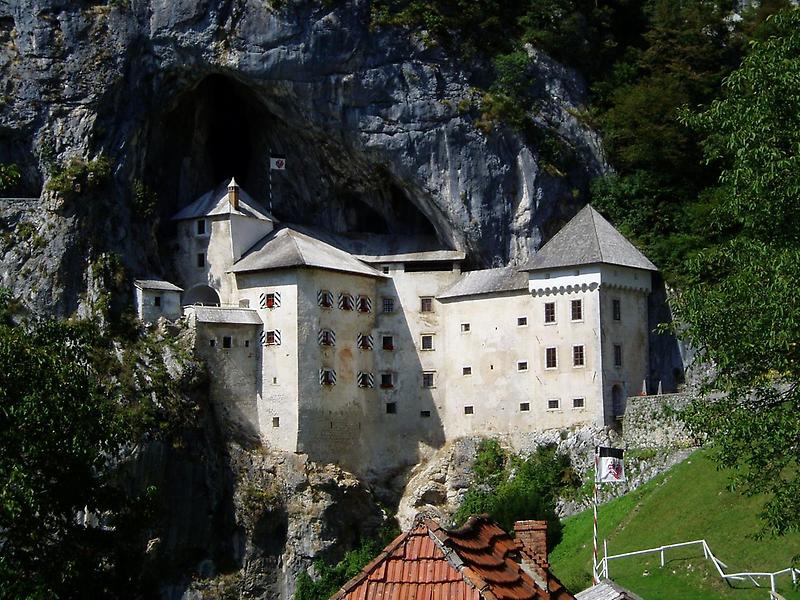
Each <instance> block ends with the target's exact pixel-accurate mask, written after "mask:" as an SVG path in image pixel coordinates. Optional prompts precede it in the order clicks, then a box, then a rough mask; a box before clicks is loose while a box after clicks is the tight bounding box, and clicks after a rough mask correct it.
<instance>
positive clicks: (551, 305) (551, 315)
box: [544, 302, 556, 323]
mask: <svg viewBox="0 0 800 600" xmlns="http://www.w3.org/2000/svg"><path fill="white" fill-rule="evenodd" d="M544 322H545V323H555V322H556V303H555V302H545V303H544Z"/></svg>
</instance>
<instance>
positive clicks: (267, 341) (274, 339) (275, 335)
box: [261, 329, 281, 346]
mask: <svg viewBox="0 0 800 600" xmlns="http://www.w3.org/2000/svg"><path fill="white" fill-rule="evenodd" d="M261 345H262V346H280V345H281V332H280V331H279V330H278V329H271V330H269V331H262V332H261Z"/></svg>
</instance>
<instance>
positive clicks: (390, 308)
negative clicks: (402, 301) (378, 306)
mask: <svg viewBox="0 0 800 600" xmlns="http://www.w3.org/2000/svg"><path fill="white" fill-rule="evenodd" d="M383 312H385V313H391V312H394V298H384V299H383Z"/></svg>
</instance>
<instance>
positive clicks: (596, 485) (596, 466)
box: [592, 446, 600, 585]
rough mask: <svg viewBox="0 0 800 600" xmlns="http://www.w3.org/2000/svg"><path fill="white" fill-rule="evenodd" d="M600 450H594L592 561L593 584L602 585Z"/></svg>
mask: <svg viewBox="0 0 800 600" xmlns="http://www.w3.org/2000/svg"><path fill="white" fill-rule="evenodd" d="M598 456H599V454H598V449H597V447H596V446H595V449H594V503H593V504H594V527H593V534H594V535H593V536H592V541H593V542H594V552H593V560H592V583H593V584H594V585H597V584H598V583H600V579H599V578H598V577H597V496H598V488H599V487H600V484H599V483H598V473H599V472H598V469H599V468H600V462H599V460H598Z"/></svg>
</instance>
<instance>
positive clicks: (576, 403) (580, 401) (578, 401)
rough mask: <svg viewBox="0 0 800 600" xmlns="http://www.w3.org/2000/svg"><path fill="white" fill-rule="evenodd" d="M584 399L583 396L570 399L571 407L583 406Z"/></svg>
mask: <svg viewBox="0 0 800 600" xmlns="http://www.w3.org/2000/svg"><path fill="white" fill-rule="evenodd" d="M584 403H585V402H584V399H583V398H573V399H572V408H583V406H584Z"/></svg>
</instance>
